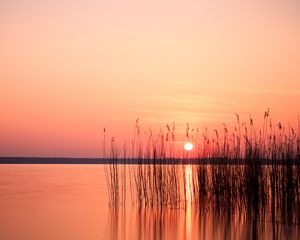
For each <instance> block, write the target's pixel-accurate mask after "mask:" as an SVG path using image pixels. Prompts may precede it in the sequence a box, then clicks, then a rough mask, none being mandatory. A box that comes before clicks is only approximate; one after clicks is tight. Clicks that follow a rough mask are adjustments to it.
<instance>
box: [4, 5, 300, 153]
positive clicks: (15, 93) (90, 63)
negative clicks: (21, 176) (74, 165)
mask: <svg viewBox="0 0 300 240" xmlns="http://www.w3.org/2000/svg"><path fill="white" fill-rule="evenodd" d="M201 2H202V1H180V2H179V1H156V0H154V1H147V3H146V1H137V0H136V1H121V2H116V1H101V0H99V1H83V0H75V1H69V0H60V1H56V0H54V1H37V0H29V1H22V0H11V1H1V2H0V52H1V55H0V56H1V57H0V66H1V71H0V81H1V87H0V109H1V114H0V156H74V157H80V156H82V157H84V156H86V157H95V156H99V154H100V152H101V150H100V147H101V139H102V128H103V127H104V126H105V127H106V128H107V129H108V134H109V135H114V136H115V137H116V138H117V140H118V141H119V142H123V141H127V142H130V140H131V138H132V134H133V126H134V123H135V119H136V118H137V117H139V118H140V119H141V124H142V125H143V126H144V127H145V128H146V129H147V127H149V126H152V127H158V126H165V124H166V123H171V122H173V121H175V122H176V123H177V126H178V128H179V130H178V134H180V130H182V131H181V132H183V131H184V126H183V124H185V123H186V122H190V123H191V124H192V125H193V126H195V127H199V128H203V127H204V126H211V127H222V125H221V124H222V123H223V122H225V123H228V124H230V123H231V122H234V121H235V116H234V113H235V112H238V113H240V114H241V116H242V117H243V118H244V119H245V121H246V120H247V119H248V114H252V115H253V117H254V118H255V119H257V122H258V123H259V122H261V120H262V116H263V113H264V111H265V109H267V108H268V107H269V108H270V109H271V115H272V117H273V119H275V121H281V122H284V123H288V122H290V123H291V124H293V125H296V124H297V116H298V114H299V113H300V110H299V106H300V103H299V102H300V67H299V64H300V44H299V43H300V14H299V12H300V4H299V3H298V2H297V1H294V0H287V1H256V0H254V1H249V3H247V4H246V3H244V1H243V3H241V1H210V2H209V3H201ZM250 2H251V3H250ZM262 2H264V3H262Z"/></svg>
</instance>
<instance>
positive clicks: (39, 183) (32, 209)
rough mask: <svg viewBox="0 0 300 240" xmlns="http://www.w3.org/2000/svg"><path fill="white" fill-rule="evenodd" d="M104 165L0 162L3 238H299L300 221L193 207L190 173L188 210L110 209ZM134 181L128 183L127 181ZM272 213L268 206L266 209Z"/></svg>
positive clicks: (0, 230) (130, 204) (188, 170)
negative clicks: (285, 220)
mask: <svg viewBox="0 0 300 240" xmlns="http://www.w3.org/2000/svg"><path fill="white" fill-rule="evenodd" d="M104 167H105V166H104V165H0V213H1V214H0V238H1V239H3V240H17V239H28V240H29V239H30V240H38V239H45V240H47V239H49V240H50V239H56V240H65V239H97V240H99V239H263V238H265V239H272V238H273V239H284V238H285V239H299V236H300V235H299V224H298V223H297V222H294V221H292V222H290V223H288V222H282V221H281V220H280V218H278V219H275V221H274V219H273V220H272V216H271V214H270V213H269V212H268V210H266V212H265V213H260V214H259V219H256V218H255V217H254V218H249V213H246V212H245V209H241V210H240V211H234V212H233V211H232V209H230V208H227V210H226V208H222V207H221V208H220V207H218V208H212V207H211V204H209V203H203V205H201V206H199V205H197V206H196V205H195V204H192V203H191V201H189V198H192V197H193V191H192V189H191V188H190V189H189V184H190V182H189V181H190V179H191V176H192V174H193V172H192V171H193V170H192V167H191V166H184V167H182V166H178V167H180V168H182V169H184V171H185V173H186V174H185V178H184V181H186V186H187V188H186V190H185V191H186V195H187V198H186V200H187V202H186V203H185V204H184V207H178V208H174V207H170V206H169V207H146V208H145V207H143V208H138V206H137V204H135V203H134V202H132V201H131V200H130V191H127V193H126V195H127V200H126V205H125V207H122V206H115V207H111V206H109V205H108V194H107V183H106V179H105V171H104ZM127 184H129V183H127ZM266 209H268V208H266Z"/></svg>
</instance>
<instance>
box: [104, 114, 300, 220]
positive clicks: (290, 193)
mask: <svg viewBox="0 0 300 240" xmlns="http://www.w3.org/2000/svg"><path fill="white" fill-rule="evenodd" d="M298 125H299V126H298V131H295V129H294V128H292V127H291V126H288V127H285V126H283V125H282V124H281V123H278V124H276V125H273V123H272V120H271V118H270V115H269V110H267V111H266V112H265V113H264V121H263V125H262V129H259V130H257V129H256V128H255V127H254V120H253V119H252V117H251V116H250V117H249V122H248V123H245V122H241V120H240V117H239V115H238V114H236V124H235V126H234V130H233V131H230V130H229V129H228V128H227V126H226V125H225V124H223V128H222V130H221V131H220V130H217V129H216V130H214V131H213V133H214V134H210V133H209V130H208V129H207V128H205V129H204V130H203V132H202V135H201V134H199V130H198V129H197V130H196V131H194V130H193V129H192V130H191V129H190V126H189V124H187V128H186V135H185V137H186V139H187V140H188V141H192V142H193V144H194V146H195V149H194V150H193V151H194V153H193V154H191V155H188V154H184V155H183V156H182V157H181V158H183V160H184V164H178V163H177V160H178V159H177V158H176V157H178V155H177V153H176V152H175V148H174V144H175V125H174V124H173V126H172V127H170V126H169V125H167V126H166V129H165V130H163V129H161V130H160V131H159V133H158V134H154V133H153V131H152V130H151V129H149V130H148V131H146V132H143V134H144V135H143V136H142V131H141V128H140V125H139V121H138V120H137V121H136V123H135V126H134V136H133V140H132V145H131V156H130V157H133V158H135V159H138V163H139V164H136V165H132V164H126V163H127V160H128V159H129V158H127V157H128V156H127V154H126V152H128V151H127V149H126V146H124V149H123V153H124V154H123V162H122V163H123V164H119V163H120V162H119V159H120V156H119V151H118V150H117V147H116V143H115V139H114V138H112V140H111V146H110V155H109V156H106V155H105V154H106V146H105V138H106V137H105V131H104V140H103V146H104V147H103V153H104V157H106V158H107V159H108V163H109V164H107V165H106V166H105V174H106V180H107V186H108V193H109V194H108V195H109V202H110V205H111V206H116V205H119V204H122V205H125V202H126V189H127V187H129V188H130V197H131V202H132V204H136V205H137V206H138V207H139V208H144V207H172V208H183V209H185V207H186V206H187V204H192V205H193V206H197V207H200V208H202V207H207V206H210V207H213V209H214V210H215V211H217V212H222V211H224V210H226V211H229V210H230V212H235V211H236V212H238V211H241V209H244V210H245V212H246V214H247V216H246V218H247V219H248V218H251V219H255V221H260V220H261V219H262V217H263V215H264V214H265V212H266V210H268V211H270V212H271V214H272V220H273V221H278V218H280V221H282V222H286V221H291V222H294V223H295V222H297V223H299V222H300V214H296V211H295V209H298V206H299V205H300V164H299V163H300V123H299V124H298ZM143 139H144V140H143ZM181 160H182V159H181ZM194 161H196V162H197V164H194V163H193V162H194ZM214 161H215V162H216V163H217V164H213V162H214ZM167 163H168V164H167ZM189 163H191V165H188V164H189ZM126 169H128V171H127V170H126ZM127 182H128V183H129V184H128V185H129V186H127ZM120 186H121V187H120ZM279 210H280V211H279Z"/></svg>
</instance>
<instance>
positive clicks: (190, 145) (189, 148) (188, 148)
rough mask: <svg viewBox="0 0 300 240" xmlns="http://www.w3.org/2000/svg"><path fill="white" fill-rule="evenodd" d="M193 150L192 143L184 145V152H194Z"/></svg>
mask: <svg viewBox="0 0 300 240" xmlns="http://www.w3.org/2000/svg"><path fill="white" fill-rule="evenodd" d="M193 148H194V145H193V144H192V143H190V142H187V143H185V144H184V150H186V151H191V150H193Z"/></svg>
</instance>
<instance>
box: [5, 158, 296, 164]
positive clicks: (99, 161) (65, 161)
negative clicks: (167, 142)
mask: <svg viewBox="0 0 300 240" xmlns="http://www.w3.org/2000/svg"><path fill="white" fill-rule="evenodd" d="M251 163H258V164H261V165H272V164H276V165H284V164H285V163H286V162H285V161H278V160H277V161H276V162H274V161H271V160H259V161H255V160H253V161H251V162H249V160H245V159H242V160H236V159H201V158H200V159H199V158H197V159H194V158H193V159H183V158H176V159H171V158H166V159H155V160H154V159H138V158H126V159H124V158H118V159H114V160H113V159H111V158H70V157H0V164H119V165H121V164H192V165H196V164H206V165H209V164H211V165H248V164H251ZM290 163H292V164H293V165H300V163H299V162H298V161H292V162H290Z"/></svg>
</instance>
